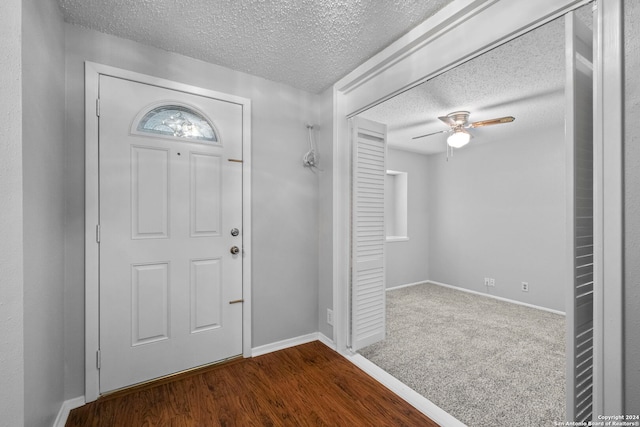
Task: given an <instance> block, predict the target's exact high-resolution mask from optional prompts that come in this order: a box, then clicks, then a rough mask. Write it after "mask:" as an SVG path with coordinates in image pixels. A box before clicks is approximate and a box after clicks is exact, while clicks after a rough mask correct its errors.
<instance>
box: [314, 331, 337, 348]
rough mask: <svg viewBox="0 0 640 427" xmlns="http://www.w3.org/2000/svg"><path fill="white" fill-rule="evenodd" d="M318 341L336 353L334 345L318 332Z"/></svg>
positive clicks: (329, 339)
mask: <svg viewBox="0 0 640 427" xmlns="http://www.w3.org/2000/svg"><path fill="white" fill-rule="evenodd" d="M318 341H320V342H321V343H322V344H324V345H326V346H327V347H329V348H330V349H331V350H333V351H336V343H335V342H333V340H332V339H331V338H329V337H328V336H326V335H325V334H323V333H322V332H318Z"/></svg>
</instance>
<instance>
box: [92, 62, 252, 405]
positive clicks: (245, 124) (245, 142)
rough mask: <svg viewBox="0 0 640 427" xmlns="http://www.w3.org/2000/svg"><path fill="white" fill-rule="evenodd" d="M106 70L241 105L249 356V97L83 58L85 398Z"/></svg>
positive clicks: (95, 302)
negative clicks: (101, 87)
mask: <svg viewBox="0 0 640 427" xmlns="http://www.w3.org/2000/svg"><path fill="white" fill-rule="evenodd" d="M100 75H108V76H113V77H118V78H122V79H127V80H132V81H135V82H139V83H144V84H148V85H153V86H159V87H165V88H168V89H173V90H178V91H183V92H188V93H193V94H196V95H201V96H206V97H210V98H216V99H220V100H223V101H227V102H232V103H235V104H238V105H240V106H242V204H243V209H242V223H243V230H242V233H243V248H242V250H243V263H242V288H243V289H242V293H243V299H244V303H243V315H242V323H243V326H242V335H243V339H242V353H243V356H244V357H250V356H251V236H252V234H251V100H249V99H247V98H242V97H238V96H235V95H229V94H225V93H221V92H216V91H212V90H208V89H204V88H199V87H196V86H191V85H187V84H183V83H178V82H174V81H171V80H166V79H161V78H157V77H153V76H148V75H145V74H140V73H136V72H133V71H127V70H123V69H120V68H115V67H111V66H107V65H102V64H97V63H93V62H88V61H87V62H85V401H86V402H91V401H94V400H96V399H97V398H98V397H99V396H100V391H99V369H98V366H97V363H98V353H97V352H98V349H99V327H100V324H99V302H100V301H99V245H98V243H97V232H98V231H97V224H98V219H99V175H98V165H99V157H98V130H99V129H98V116H97V108H98V106H97V105H98V104H97V100H98V84H99V76H100Z"/></svg>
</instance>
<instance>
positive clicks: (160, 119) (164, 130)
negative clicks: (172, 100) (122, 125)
mask: <svg viewBox="0 0 640 427" xmlns="http://www.w3.org/2000/svg"><path fill="white" fill-rule="evenodd" d="M135 133H152V134H155V135H163V136H168V137H171V138H180V139H190V140H193V139H195V140H198V141H207V142H218V135H217V134H216V131H215V130H214V128H213V125H212V124H211V123H210V122H209V120H207V119H206V118H205V117H204V116H203V115H202V114H200V113H199V112H197V111H195V110H193V109H191V108H188V107H185V106H182V105H161V106H159V107H156V108H153V109H151V110H150V111H149V112H148V113H146V114H145V115H144V116H143V117H142V119H141V120H140V121H139V122H138V125H137V127H136V129H135Z"/></svg>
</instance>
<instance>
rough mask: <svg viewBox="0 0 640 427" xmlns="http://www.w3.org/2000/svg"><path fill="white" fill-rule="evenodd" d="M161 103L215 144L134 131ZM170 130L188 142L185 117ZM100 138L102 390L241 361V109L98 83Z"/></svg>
mask: <svg viewBox="0 0 640 427" xmlns="http://www.w3.org/2000/svg"><path fill="white" fill-rule="evenodd" d="M162 103H163V104H167V105H180V106H183V107H184V106H192V107H193V109H194V111H197V112H198V114H200V113H201V114H203V115H204V116H205V117H207V118H208V119H210V120H211V122H212V124H213V128H214V129H215V130H216V131H217V132H218V135H217V138H215V139H212V140H211V141H204V140H198V139H185V138H179V137H173V136H172V135H168V136H167V135H164V134H162V135H161V134H154V133H144V132H141V131H139V129H138V128H137V123H136V122H135V120H136V118H140V117H143V116H144V114H143V113H144V112H145V111H146V110H148V109H149V108H150V106H157V105H159V104H162ZM165 125H166V126H169V125H171V126H174V127H172V128H171V129H174V128H175V129H177V130H176V132H175V135H184V134H187V135H192V134H191V133H189V132H190V131H191V129H192V128H191V127H190V126H191V125H192V123H191V122H189V121H188V120H184V117H183V116H182V115H181V113H178V114H176V115H175V117H174V116H171V117H170V118H168V119H165V120H163V121H159V122H158V123H157V126H160V127H162V126H165ZM99 128H100V129H99V156H100V161H99V165H100V171H99V180H100V229H101V238H100V292H99V293H100V354H101V362H100V363H101V367H100V392H101V393H104V392H107V391H112V390H116V389H119V388H122V387H126V386H130V385H132V384H136V383H139V382H143V381H147V380H150V379H154V378H158V377H161V376H165V375H168V374H172V373H175V372H179V371H182V370H186V369H190V368H193V367H197V366H200V365H204V364H208V363H212V362H216V361H219V360H223V359H226V358H229V357H232V356H236V355H240V354H241V353H242V304H229V302H230V301H233V300H239V299H242V254H241V253H240V254H237V255H233V254H231V253H230V251H229V248H230V247H231V246H238V247H242V237H241V236H242V233H240V235H239V236H232V235H231V234H230V232H229V231H230V230H231V229H232V228H238V229H242V164H241V163H237V162H229V161H228V159H229V158H232V159H241V158H242V154H241V153H242V107H241V106H240V105H238V104H234V103H230V102H226V101H221V100H217V99H213V98H207V97H203V96H199V95H194V94H189V93H185V92H179V91H174V90H170V89H166V88H161V87H157V86H151V85H147V84H142V83H137V82H133V81H129V80H124V79H119V78H114V77H108V76H104V75H103V76H100V118H99ZM185 132H186V133H185Z"/></svg>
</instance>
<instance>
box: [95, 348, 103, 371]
mask: <svg viewBox="0 0 640 427" xmlns="http://www.w3.org/2000/svg"><path fill="white" fill-rule="evenodd" d="M101 364H102V354H101V353H100V350H98V351H96V368H98V369H100V365H101Z"/></svg>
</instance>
